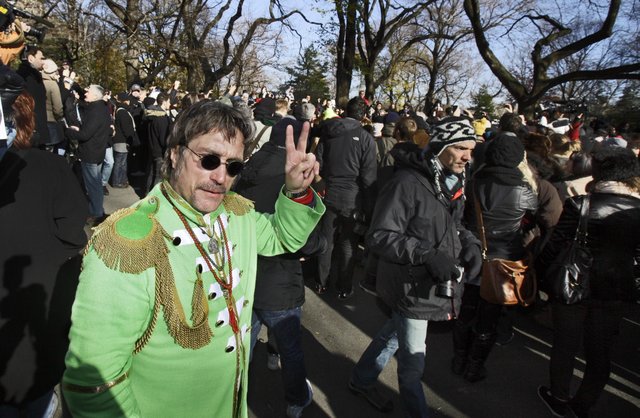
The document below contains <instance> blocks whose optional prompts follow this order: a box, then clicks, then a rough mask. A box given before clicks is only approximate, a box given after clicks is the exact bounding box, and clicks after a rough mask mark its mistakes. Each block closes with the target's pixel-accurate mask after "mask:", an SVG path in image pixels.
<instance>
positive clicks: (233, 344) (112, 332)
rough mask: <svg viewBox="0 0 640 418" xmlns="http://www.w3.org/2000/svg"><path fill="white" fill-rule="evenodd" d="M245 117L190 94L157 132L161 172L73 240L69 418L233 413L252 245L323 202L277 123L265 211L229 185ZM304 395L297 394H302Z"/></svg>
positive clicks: (244, 136) (243, 367)
mask: <svg viewBox="0 0 640 418" xmlns="http://www.w3.org/2000/svg"><path fill="white" fill-rule="evenodd" d="M251 135H252V125H251V122H250V121H248V120H246V119H245V117H244V116H243V115H242V114H241V113H240V112H239V111H237V110H235V109H233V108H231V107H228V106H226V105H224V104H221V103H216V102H211V101H203V102H199V103H197V104H195V105H194V106H192V107H190V108H188V109H186V110H184V111H183V112H182V113H181V114H180V115H179V116H178V119H177V120H176V122H175V125H174V127H173V129H172V132H171V134H170V136H169V139H168V146H167V147H168V151H167V153H166V155H165V161H164V167H163V169H164V170H163V175H164V178H165V180H164V181H163V182H162V183H160V184H158V185H157V186H156V187H154V189H153V190H151V192H150V193H149V195H148V196H147V197H146V198H145V199H143V200H141V201H140V202H138V203H136V204H134V205H133V206H132V207H130V208H127V209H123V210H121V211H118V212H116V213H114V214H113V215H112V216H111V217H109V218H108V219H107V220H106V221H105V222H104V223H103V224H101V225H100V226H99V227H98V228H97V229H96V230H95V233H94V235H93V237H92V239H91V241H90V243H89V245H88V247H87V250H86V255H85V259H84V265H83V272H82V274H81V276H80V284H79V286H78V291H77V294H76V300H75V303H74V306H73V312H72V321H73V325H72V328H71V331H70V338H71V344H70V347H69V352H68V353H67V360H66V365H67V370H66V372H65V375H64V379H63V390H64V393H65V397H66V399H67V402H68V404H69V407H70V409H71V412H72V413H73V415H74V416H81V417H117V416H127V417H177V416H184V417H193V418H197V417H246V416H247V406H246V395H247V386H248V385H247V376H248V372H247V369H248V358H249V353H248V351H249V350H248V349H247V348H248V347H249V340H250V332H249V326H250V324H251V310H252V305H253V292H254V288H255V275H256V262H257V255H258V254H260V255H265V256H272V255H277V254H281V253H284V252H287V251H290V252H293V251H296V250H297V249H298V248H300V247H301V246H302V245H303V244H304V243H305V242H306V240H307V237H308V235H309V234H310V232H311V231H312V230H313V228H314V226H315V224H316V223H317V221H318V219H319V218H320V216H321V215H322V214H323V212H324V206H323V204H322V202H321V201H320V199H319V198H318V197H317V195H316V194H315V193H314V192H313V190H312V189H310V188H309V185H310V183H311V181H312V179H313V178H314V175H317V174H318V164H317V163H316V161H315V157H314V156H313V154H306V153H305V147H306V138H307V135H308V126H305V128H304V129H303V131H302V134H301V137H300V139H299V141H298V145H297V147H296V146H295V145H294V141H293V131H292V130H289V131H288V132H287V142H286V149H287V159H286V164H285V171H286V178H285V185H284V188H283V190H282V193H281V196H280V198H279V199H278V201H277V202H276V211H275V213H274V214H273V215H265V214H261V213H258V212H256V211H255V210H254V209H253V204H252V202H251V201H249V200H246V199H244V198H242V197H241V196H239V195H236V194H235V193H232V192H229V189H230V188H231V184H232V183H233V181H234V177H235V176H236V175H237V174H239V172H240V171H241V170H242V167H243V163H242V157H243V151H244V144H245V143H246V142H247V141H249V140H250V139H251ZM309 396H311V393H310V394H309Z"/></svg>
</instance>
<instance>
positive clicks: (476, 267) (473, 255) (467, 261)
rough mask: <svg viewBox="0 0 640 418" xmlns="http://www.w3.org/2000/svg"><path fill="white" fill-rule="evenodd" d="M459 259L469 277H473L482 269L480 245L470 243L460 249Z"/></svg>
mask: <svg viewBox="0 0 640 418" xmlns="http://www.w3.org/2000/svg"><path fill="white" fill-rule="evenodd" d="M460 255H461V257H460V260H461V261H462V265H463V267H464V269H465V271H466V272H467V274H468V277H469V279H475V278H476V277H478V276H479V275H480V272H481V271H482V252H481V251H480V247H479V246H477V245H475V244H471V245H469V246H467V247H466V248H464V249H463V250H462V253H461V254H460Z"/></svg>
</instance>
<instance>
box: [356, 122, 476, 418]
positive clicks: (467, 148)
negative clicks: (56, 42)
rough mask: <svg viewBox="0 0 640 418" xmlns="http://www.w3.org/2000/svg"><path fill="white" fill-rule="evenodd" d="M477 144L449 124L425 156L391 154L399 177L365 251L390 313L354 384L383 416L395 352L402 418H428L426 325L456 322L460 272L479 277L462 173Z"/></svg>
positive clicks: (441, 126) (436, 131)
mask: <svg viewBox="0 0 640 418" xmlns="http://www.w3.org/2000/svg"><path fill="white" fill-rule="evenodd" d="M475 144H476V141H475V132H474V130H473V127H472V126H471V123H470V122H469V121H468V120H467V119H465V118H460V117H451V118H447V119H444V120H442V121H441V122H440V123H438V124H437V125H435V126H434V127H433V128H432V131H431V141H430V143H429V146H428V148H427V150H426V152H424V153H423V152H422V150H420V149H407V148H400V147H397V148H394V149H393V150H392V151H391V154H392V155H393V157H394V159H395V166H396V171H395V173H394V174H393V176H392V177H391V179H390V180H389V181H388V183H387V184H386V186H385V187H384V188H383V189H382V190H381V191H380V193H379V195H378V200H377V202H376V206H375V210H374V213H373V219H372V222H371V227H370V229H369V234H368V235H367V246H368V247H369V249H370V250H371V251H372V252H373V253H374V254H376V255H377V256H378V257H380V261H379V264H378V280H377V283H376V289H377V291H378V295H379V296H380V298H381V299H382V300H383V301H384V303H385V304H386V305H387V306H388V307H389V308H390V309H391V311H392V313H391V318H390V319H389V320H388V321H387V323H386V324H385V325H384V326H383V327H382V329H381V330H380V331H379V332H378V334H377V335H376V336H375V337H374V339H373V341H372V342H371V344H369V347H368V348H367V349H366V350H365V352H364V354H363V355H362V357H361V358H360V360H359V361H358V363H357V364H356V366H355V368H354V369H353V372H352V374H351V381H350V382H349V388H350V390H351V391H352V392H353V393H354V394H357V395H360V396H363V397H364V398H365V399H366V400H367V401H368V402H369V403H370V404H371V405H372V406H374V407H375V408H376V409H378V410H381V411H390V410H391V408H392V407H393V406H392V404H391V402H390V401H389V400H385V399H383V398H381V397H380V395H379V394H378V392H377V391H376V389H375V387H374V385H375V382H376V380H377V378H378V375H379V374H380V372H381V371H382V368H383V367H384V366H385V365H386V363H387V362H388V361H389V359H390V358H391V357H392V356H393V354H394V353H395V352H396V351H397V352H398V355H397V358H398V382H399V386H400V397H401V398H402V402H403V407H404V411H403V413H404V414H403V416H410V417H426V416H427V415H428V407H427V402H426V399H425V396H424V393H423V390H422V375H423V371H424V364H425V354H426V343H425V340H426V337H427V324H428V321H430V320H435V321H442V320H450V319H453V318H454V317H455V316H456V313H457V311H458V307H459V306H460V297H461V294H462V284H461V283H460V282H459V281H458V280H459V278H460V276H461V274H460V273H461V268H460V267H465V269H467V270H468V271H469V272H470V274H471V275H477V274H478V272H479V270H480V264H481V257H480V246H479V241H478V240H477V239H476V238H475V237H474V236H473V235H472V234H471V233H470V232H469V231H467V230H465V229H464V228H463V227H462V225H461V218H462V211H463V206H464V196H463V195H464V191H463V186H464V172H465V170H466V169H467V164H468V163H469V161H470V160H471V151H472V150H473V148H474V147H475Z"/></svg>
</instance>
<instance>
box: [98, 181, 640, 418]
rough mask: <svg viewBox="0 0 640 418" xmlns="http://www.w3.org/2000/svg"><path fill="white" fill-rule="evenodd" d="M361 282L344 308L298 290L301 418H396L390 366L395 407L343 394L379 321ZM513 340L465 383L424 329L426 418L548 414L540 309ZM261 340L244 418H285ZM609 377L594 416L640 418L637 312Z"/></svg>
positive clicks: (385, 383) (443, 329)
mask: <svg viewBox="0 0 640 418" xmlns="http://www.w3.org/2000/svg"><path fill="white" fill-rule="evenodd" d="M109 190H110V195H109V196H107V197H105V210H106V212H107V213H112V212H113V211H115V210H116V209H119V208H121V207H126V206H129V205H131V204H132V203H133V202H135V201H136V200H137V199H138V197H137V195H136V193H135V192H134V190H133V189H132V188H131V187H129V188H127V189H113V188H109ZM361 277H362V268H361V266H358V267H357V268H356V273H355V275H354V284H356V285H355V289H356V292H355V295H354V296H353V297H352V298H351V299H348V300H347V301H341V300H339V299H338V298H337V293H336V292H335V291H332V290H330V291H329V292H327V293H326V294H324V295H320V296H319V295H317V294H316V293H315V292H314V291H313V290H311V289H312V288H313V283H312V282H308V283H307V290H306V303H305V305H304V310H303V321H302V325H303V329H302V333H303V341H302V344H303V349H304V353H305V364H306V367H307V374H308V378H309V380H310V381H311V384H312V386H313V390H314V402H313V403H312V404H311V405H310V406H309V407H308V408H306V409H305V410H304V414H303V416H304V417H305V418H325V417H336V418H351V417H366V418H378V417H402V412H401V405H400V398H399V395H398V383H397V377H396V366H397V363H396V360H395V358H394V359H392V360H391V361H390V362H389V364H388V365H387V367H386V368H385V370H384V371H383V372H382V374H381V375H380V379H379V386H378V388H379V390H380V392H381V393H382V394H384V395H386V396H389V397H390V398H391V399H392V400H393V401H394V404H395V408H394V410H393V412H391V413H389V414H383V413H380V412H378V411H376V410H375V409H373V408H372V407H370V406H369V404H368V403H367V402H366V401H365V400H364V399H362V398H360V397H357V396H355V395H352V394H351V393H350V392H349V390H348V388H347V384H348V381H349V376H350V372H351V369H352V367H353V366H354V365H355V363H356V362H357V360H358V358H359V357H360V354H362V352H363V351H364V349H365V348H366V347H367V345H368V344H369V342H370V340H371V338H372V337H373V336H374V335H375V333H376V332H377V331H378V329H379V328H380V327H381V326H382V324H383V323H384V321H385V319H386V317H385V316H384V314H383V313H382V312H381V311H380V310H379V309H378V307H377V306H376V303H375V298H374V297H373V296H371V295H369V294H367V293H364V292H363V291H362V290H361V289H359V288H358V287H357V282H358V281H359V280H360V278H361ZM511 315H512V319H513V327H514V333H515V336H514V338H513V340H512V342H511V343H510V344H508V345H505V346H495V347H494V349H493V351H492V352H491V355H490V357H489V359H488V360H487V363H486V366H487V369H488V372H489V375H488V377H487V378H486V379H485V380H483V381H481V382H478V383H475V384H471V383H468V382H466V381H465V380H464V379H462V378H461V377H459V376H456V375H454V374H453V373H451V371H450V360H451V357H452V349H453V348H452V342H451V326H452V323H451V322H432V323H430V324H429V331H428V336H427V356H426V366H425V372H424V376H423V379H422V382H423V387H424V391H425V393H426V397H427V402H428V403H429V406H430V408H431V412H432V417H505V418H515V417H522V418H538V417H548V416H551V414H550V413H549V411H548V410H547V409H546V407H545V406H544V404H543V403H542V402H541V401H540V400H539V399H538V396H537V387H538V386H539V385H541V384H545V385H548V367H549V354H550V351H551V339H552V330H551V327H550V323H551V321H550V312H549V309H548V306H544V305H538V306H536V307H534V308H532V309H520V308H516V309H512V312H511ZM265 339H266V332H264V329H263V332H262V333H261V341H259V342H258V344H257V345H256V349H255V352H254V358H253V362H252V364H251V369H250V378H249V409H250V412H249V416H250V417H256V418H271V417H276V418H279V417H284V416H285V410H286V401H285V400H284V391H283V387H282V380H281V376H280V372H279V371H271V370H269V369H267V351H266V344H265V343H264V340H265ZM612 359H613V362H612V372H611V376H610V379H609V382H608V384H607V386H606V388H605V391H604V393H603V395H602V397H601V398H600V400H599V402H598V404H597V405H596V407H595V408H594V409H593V410H592V416H593V417H598V418H600V417H603V418H609V417H625V418H627V417H639V416H640V305H632V304H629V305H627V312H626V314H625V318H624V319H623V321H622V323H621V326H620V334H619V336H618V338H617V340H616V342H615V344H614V346H613V353H612ZM583 371H584V356H583V354H582V353H580V354H579V356H578V362H577V363H576V369H575V370H574V385H575V386H577V384H578V382H579V380H580V378H581V376H582V373H583Z"/></svg>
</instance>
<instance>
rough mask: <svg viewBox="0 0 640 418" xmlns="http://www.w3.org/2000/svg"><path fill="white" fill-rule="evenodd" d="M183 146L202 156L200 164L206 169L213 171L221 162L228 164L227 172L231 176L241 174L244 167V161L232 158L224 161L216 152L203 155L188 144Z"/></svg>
mask: <svg viewBox="0 0 640 418" xmlns="http://www.w3.org/2000/svg"><path fill="white" fill-rule="evenodd" d="M183 147H185V148H186V149H188V150H189V151H191V152H192V153H193V154H194V155H195V156H196V157H198V158H200V164H201V165H202V168H204V169H205V170H208V171H213V170H215V169H216V168H218V167H220V164H224V165H226V166H227V174H229V175H230V176H231V177H235V176H237V175H238V174H240V172H241V171H242V169H243V168H244V163H243V162H242V161H238V160H231V161H225V162H224V163H223V162H222V161H220V157H219V156H217V155H216V154H205V155H201V154H198V153H197V152H195V151H194V150H192V149H191V148H189V147H188V146H187V145H183Z"/></svg>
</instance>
